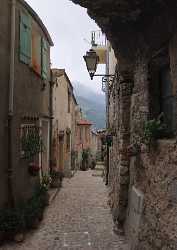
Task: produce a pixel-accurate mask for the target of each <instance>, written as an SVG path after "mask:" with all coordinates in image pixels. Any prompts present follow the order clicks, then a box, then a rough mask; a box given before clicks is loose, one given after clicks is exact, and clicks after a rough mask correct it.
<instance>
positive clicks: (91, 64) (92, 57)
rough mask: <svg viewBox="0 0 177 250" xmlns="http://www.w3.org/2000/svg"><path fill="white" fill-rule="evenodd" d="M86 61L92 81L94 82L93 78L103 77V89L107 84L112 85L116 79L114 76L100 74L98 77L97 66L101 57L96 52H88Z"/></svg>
mask: <svg viewBox="0 0 177 250" xmlns="http://www.w3.org/2000/svg"><path fill="white" fill-rule="evenodd" d="M84 60H85V63H86V66H87V70H88V72H89V75H90V78H91V80H93V77H95V76H102V85H103V89H104V88H105V87H104V86H105V83H106V82H107V83H108V84H111V83H112V81H113V78H114V75H109V74H98V75H96V74H95V73H96V70H97V66H98V63H99V56H98V55H97V53H96V51H95V50H93V49H90V50H89V51H87V53H86V55H85V56H84ZM104 92H105V91H104Z"/></svg>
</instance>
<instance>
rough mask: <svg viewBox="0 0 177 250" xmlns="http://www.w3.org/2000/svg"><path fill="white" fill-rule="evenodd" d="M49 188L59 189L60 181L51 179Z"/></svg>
mask: <svg viewBox="0 0 177 250" xmlns="http://www.w3.org/2000/svg"><path fill="white" fill-rule="evenodd" d="M50 186H51V188H60V187H61V181H60V179H59V178H54V179H52V182H51V184H50Z"/></svg>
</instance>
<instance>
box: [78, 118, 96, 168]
mask: <svg viewBox="0 0 177 250" xmlns="http://www.w3.org/2000/svg"><path fill="white" fill-rule="evenodd" d="M91 128H92V123H91V122H90V121H88V120H86V119H84V118H83V116H81V119H80V120H77V136H76V151H77V152H78V163H79V167H80V166H81V161H82V152H83V150H87V149H89V150H91V145H92V141H91V139H92V137H91V131H92V130H91Z"/></svg>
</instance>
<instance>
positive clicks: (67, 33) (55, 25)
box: [26, 0, 102, 92]
mask: <svg viewBox="0 0 177 250" xmlns="http://www.w3.org/2000/svg"><path fill="white" fill-rule="evenodd" d="M26 1H27V2H28V3H29V4H30V6H31V7H32V8H33V9H34V10H35V11H36V12H37V13H38V15H39V16H40V18H41V19H42V21H43V23H44V24H45V25H46V27H47V29H48V31H49V33H50V35H51V37H52V39H53V42H54V47H53V48H52V53H51V60H52V67H57V68H65V69H66V72H67V74H68V76H69V78H70V80H71V81H79V82H81V83H82V84H85V85H88V86H90V87H91V88H92V89H94V90H96V91H99V92H100V91H101V79H100V78H98V79H95V80H94V81H91V80H90V79H89V75H88V72H87V70H86V66H85V62H84V60H83V55H84V54H85V53H86V51H87V50H89V49H90V45H89V43H88V42H90V40H91V31H93V30H98V29H99V28H98V26H97V25H96V23H95V22H94V21H93V20H91V18H89V16H88V15H87V11H86V9H84V8H81V7H80V6H78V5H75V4H73V3H72V2H71V1H69V0H26ZM86 41H88V42H86ZM100 70H101V71H102V68H101V69H100ZM98 71H99V70H98ZM99 73H101V72H99Z"/></svg>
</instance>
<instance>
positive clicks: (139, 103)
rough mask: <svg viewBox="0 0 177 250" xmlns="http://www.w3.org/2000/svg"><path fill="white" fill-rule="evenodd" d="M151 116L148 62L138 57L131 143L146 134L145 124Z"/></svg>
mask: <svg viewBox="0 0 177 250" xmlns="http://www.w3.org/2000/svg"><path fill="white" fill-rule="evenodd" d="M148 115H149V82H148V61H147V59H146V57H143V56H138V57H137V60H136V65H135V72H134V88H133V94H132V99H131V141H132V142H134V140H139V139H140V138H141V137H142V136H143V134H144V124H145V122H146V121H147V120H148Z"/></svg>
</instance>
